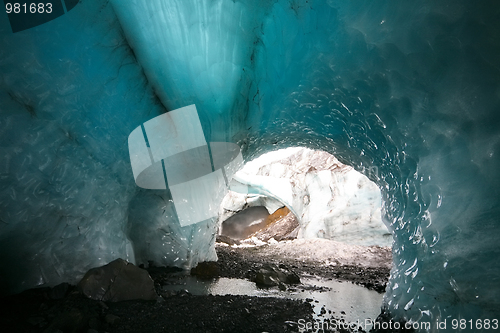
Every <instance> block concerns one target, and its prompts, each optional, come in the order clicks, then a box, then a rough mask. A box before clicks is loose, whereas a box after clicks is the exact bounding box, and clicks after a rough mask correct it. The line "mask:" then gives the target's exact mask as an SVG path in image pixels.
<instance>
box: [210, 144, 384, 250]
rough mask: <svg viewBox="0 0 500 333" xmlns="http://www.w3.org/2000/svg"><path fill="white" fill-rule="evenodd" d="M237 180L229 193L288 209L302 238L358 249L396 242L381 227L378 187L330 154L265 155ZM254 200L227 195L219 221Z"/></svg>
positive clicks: (298, 150)
mask: <svg viewBox="0 0 500 333" xmlns="http://www.w3.org/2000/svg"><path fill="white" fill-rule="evenodd" d="M234 180H236V181H237V182H238V184H239V186H237V187H231V189H234V190H235V191H238V192H243V193H259V194H260V196H259V198H260V197H267V198H270V199H271V200H272V201H273V202H279V203H281V205H282V206H287V207H288V208H290V210H291V211H292V212H293V213H294V214H295V216H296V217H297V219H298V221H299V224H300V231H299V236H298V237H299V238H326V239H334V240H337V241H340V242H346V243H349V244H357V245H379V246H390V245H391V243H392V237H391V234H390V232H389V231H388V230H387V227H386V226H385V225H384V223H383V222H382V217H381V196H380V190H379V189H378V187H377V186H376V185H375V184H374V183H373V182H371V181H370V180H369V179H368V178H367V177H366V176H365V175H363V174H361V173H359V172H357V171H356V170H354V169H353V168H352V167H350V166H347V165H344V164H342V163H340V162H339V161H338V160H337V159H336V158H335V157H334V156H332V155H331V154H328V153H326V152H321V151H313V150H310V149H304V148H300V147H295V148H289V149H283V150H278V151H276V152H272V153H267V154H264V155H262V156H260V157H259V158H257V159H255V160H253V161H251V162H248V163H247V164H245V166H244V167H243V168H242V169H241V170H240V171H238V172H237V173H236V174H235V175H234ZM234 180H233V184H234ZM242 185H246V187H244V186H242ZM251 195H253V194H251ZM251 195H250V194H247V195H242V194H237V193H235V192H233V191H231V192H229V193H228V194H227V195H226V199H225V200H224V205H223V207H224V209H223V210H222V212H221V218H220V220H219V221H220V222H222V221H223V220H222V218H223V219H226V218H227V217H229V216H230V215H232V214H234V212H237V211H239V210H241V209H242V208H243V207H244V206H245V205H252V204H253V202H251V201H250V202H249V200H248V198H249V197H250V196H251ZM273 199H274V200H273ZM255 203H260V201H256V202H255ZM273 208H274V207H273ZM221 220H222V221H221Z"/></svg>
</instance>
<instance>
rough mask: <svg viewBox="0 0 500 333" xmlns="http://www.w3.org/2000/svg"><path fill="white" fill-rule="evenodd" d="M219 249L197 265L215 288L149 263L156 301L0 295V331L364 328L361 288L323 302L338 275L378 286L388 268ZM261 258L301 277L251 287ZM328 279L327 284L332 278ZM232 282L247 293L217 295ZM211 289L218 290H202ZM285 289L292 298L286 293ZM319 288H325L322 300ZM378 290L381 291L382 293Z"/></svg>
mask: <svg viewBox="0 0 500 333" xmlns="http://www.w3.org/2000/svg"><path fill="white" fill-rule="evenodd" d="M216 249H217V253H218V257H219V261H218V262H217V263H216V264H213V265H212V266H210V265H209V267H210V269H209V270H207V271H203V272H201V273H200V272H198V273H199V274H198V278H200V279H201V280H200V281H201V282H200V283H201V285H202V290H209V288H212V289H211V290H212V292H210V291H207V292H205V291H202V292H198V291H196V288H193V285H200V283H198V282H195V281H198V280H196V279H197V278H194V277H189V276H186V274H184V273H182V272H179V270H178V269H175V268H160V267H151V268H149V269H148V271H149V272H150V275H151V277H152V278H153V280H154V281H155V288H156V290H157V292H158V294H159V295H161V296H159V297H158V299H157V300H156V301H124V302H116V303H112V302H99V301H94V300H90V299H87V298H85V297H84V296H83V295H81V294H80V293H78V292H77V291H76V290H75V288H74V287H73V286H69V285H60V286H58V287H55V288H38V289H32V290H28V291H25V292H23V293H21V294H18V295H13V296H9V297H4V298H2V299H1V300H0V306H1V308H2V309H3V310H2V312H1V313H0V330H1V331H2V332H84V333H96V332H110V333H112V332H316V331H319V332H335V331H337V332H362V331H364V329H365V328H366V327H363V326H362V327H358V326H357V325H353V318H354V317H353V313H357V314H354V316H357V315H359V316H360V315H361V313H362V312H363V311H365V310H364V309H361V310H360V309H354V307H355V305H354V306H353V305H352V303H349V298H352V299H358V298H359V297H360V296H359V295H360V294H359V293H358V292H363V291H360V290H357V291H355V292H356V293H357V294H351V297H349V296H348V297H346V298H345V299H342V297H337V298H336V299H337V302H338V304H334V305H332V304H330V306H325V305H324V304H323V303H324V302H323V301H324V300H325V299H331V298H332V297H331V296H330V295H328V294H327V293H328V292H330V293H332V292H338V293H340V291H339V290H335V288H337V287H335V283H337V284H338V282H337V281H338V280H340V281H351V282H354V283H356V284H358V285H361V286H365V287H367V288H370V289H372V290H375V291H377V292H382V291H383V290H384V288H385V283H386V281H387V278H388V275H389V269H388V268H387V265H385V266H384V265H374V266H375V267H366V266H356V265H344V264H341V263H338V262H335V263H334V265H332V264H331V263H330V264H324V262H323V263H320V262H317V261H314V260H309V261H308V260H304V259H297V258H286V257H283V256H280V255H273V256H269V255H268V254H269V253H270V251H269V249H266V246H264V247H258V248H255V247H249V248H233V247H229V246H224V245H218V246H217V247H216ZM322 260H323V259H322ZM266 264H276V265H282V266H283V267H287V269H290V270H293V271H294V272H295V273H297V274H298V275H299V276H300V278H301V282H302V283H301V284H295V285H287V286H286V287H285V288H281V289H280V288H278V287H272V288H268V289H263V290H261V291H259V290H258V289H257V288H256V287H253V282H250V281H248V280H246V279H245V278H246V277H248V276H249V274H250V275H251V272H252V271H255V270H258V269H259V268H260V267H262V265H266ZM249 272H250V273H249ZM203 274H204V275H203ZM173 279H177V281H181V284H180V285H182V283H185V284H184V285H185V286H186V289H191V291H186V290H185V289H184V288H183V287H180V288H179V287H176V288H170V287H168V286H169V285H170V286H172V285H173V284H174V283H173V282H172V281H173ZM179 279H180V280H179ZM182 281H184V282H182ZM189 281H191V282H189ZM242 281H243V282H242ZM329 282H331V283H332V284H331V285H329V284H328V283H329ZM238 283H243V284H241V285H238ZM224 284H225V285H224ZM178 285H179V283H178ZM214 286H215V287H214ZM217 286H218V287H217ZM231 286H232V287H233V289H234V290H236V291H235V292H231V293H233V294H237V293H238V292H237V291H238V289H245V288H247V289H248V290H247V291H246V292H243V293H245V294H246V295H221V294H223V293H224V291H223V290H222V289H224V288H227V289H228V290H229V289H230V287H231ZM350 286H351V285H350V284H348V282H344V283H343V286H340V287H339V288H340V289H346V288H347V289H346V290H350V289H349V288H352V287H350ZM354 287H356V288H359V287H358V286H354ZM213 288H219V289H218V291H217V292H214V290H216V289H213ZM361 289H363V290H366V289H365V288H361ZM252 290H253V291H252ZM354 290H356V289H354ZM366 291H367V292H371V293H375V292H374V291H369V290H366ZM254 292H255V293H257V294H258V295H259V296H250V295H255V293H254ZM351 292H352V291H351ZM210 293H212V294H215V295H207V294H210ZM228 293H229V291H228ZM252 293H254V294H252ZM301 293H302V294H301ZM290 295H294V297H291V298H288V297H289V296H290ZM308 295H309V296H308ZM321 295H325V296H324V298H325V299H322V298H321V297H322V296H321ZM339 295H340V294H339ZM377 295H378V297H381V294H377ZM377 295H375V296H377ZM366 297H368V298H369V299H372V301H373V299H376V298H373V294H372V295H371V296H366ZM374 302H375V303H374V304H373V305H370V307H375V309H372V310H373V311H375V313H376V312H377V311H379V309H378V307H379V306H378V307H377V306H376V305H375V304H376V300H375V301H374ZM361 303H363V301H361ZM329 307H330V308H329ZM332 308H334V309H333V310H332ZM353 311H358V312H353ZM359 311H360V312H359ZM349 316H351V317H349ZM369 316H370V317H372V316H373V315H372V314H370V315H369ZM355 326H356V327H355ZM318 328H323V330H322V331H321V330H318Z"/></svg>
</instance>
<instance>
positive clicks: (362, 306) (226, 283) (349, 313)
mask: <svg viewBox="0 0 500 333" xmlns="http://www.w3.org/2000/svg"><path fill="white" fill-rule="evenodd" d="M169 282H170V283H169V284H168V285H164V286H163V289H164V290H165V291H167V290H171V291H181V290H187V291H189V292H190V293H191V294H193V295H228V294H229V295H247V296H259V297H285V298H291V299H300V300H306V299H313V301H312V302H311V304H312V305H313V306H314V312H315V319H326V318H329V317H330V316H329V310H330V311H332V314H333V315H334V316H335V317H341V316H342V318H344V320H345V321H346V322H348V323H353V322H356V321H358V320H359V321H360V322H362V323H364V322H365V320H366V319H371V320H375V318H377V316H378V315H379V314H380V306H381V304H382V298H383V295H382V294H379V293H377V292H376V291H373V290H369V289H366V288H364V287H361V286H358V285H355V284H353V283H350V282H341V281H336V280H324V279H321V278H317V277H313V276H310V277H301V282H302V284H300V285H297V286H291V288H289V290H286V291H282V290H279V289H278V288H259V287H257V285H256V284H255V283H254V282H251V281H249V280H244V279H229V278H218V279H214V280H210V281H202V280H198V279H197V278H196V277H193V276H189V275H188V276H186V275H178V276H176V277H173V278H172V280H171V281H169ZM323 307H324V310H323V313H324V311H325V310H326V314H324V315H323V316H322V313H321V312H322V308H323ZM342 311H344V312H345V314H344V313H342ZM368 328H369V327H368Z"/></svg>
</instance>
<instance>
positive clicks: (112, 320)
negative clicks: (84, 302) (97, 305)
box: [104, 313, 120, 325]
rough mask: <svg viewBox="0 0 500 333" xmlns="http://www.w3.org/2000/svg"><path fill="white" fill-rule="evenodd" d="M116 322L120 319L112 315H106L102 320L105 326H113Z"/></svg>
mask: <svg viewBox="0 0 500 333" xmlns="http://www.w3.org/2000/svg"><path fill="white" fill-rule="evenodd" d="M118 320H120V317H118V316H115V315H114V314H111V313H108V314H107V315H106V317H105V318H104V321H106V324H109V325H114V324H115V323H116V322H117V321H118Z"/></svg>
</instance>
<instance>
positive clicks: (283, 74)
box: [0, 0, 500, 322]
mask: <svg viewBox="0 0 500 333" xmlns="http://www.w3.org/2000/svg"><path fill="white" fill-rule="evenodd" d="M497 8H498V6H497V5H496V2H495V1H493V0H485V1H481V2H470V1H466V0H453V1H452V0H444V1H439V2H436V1H431V0H422V1H414V2H407V1H390V0H352V1H340V0H326V1H325V0H294V1H292V0H276V1H265V0H262V1H250V0H238V1H233V0H215V1H208V0H182V1H181V0H171V1H160V0H148V1H146V0H142V1H139V0H138V1H120V0H116V1H111V2H108V1H105V0H82V1H81V2H80V3H79V4H78V5H76V6H75V7H74V8H73V9H72V10H71V11H69V12H68V13H67V14H64V15H62V16H60V17H58V18H56V19H54V20H52V21H50V22H47V23H45V24H42V25H39V26H37V27H34V28H31V29H28V30H23V31H20V32H17V33H12V30H11V27H10V25H9V21H8V17H7V15H1V17H0V113H1V117H0V152H1V160H0V277H1V278H0V279H1V281H0V285H1V288H2V290H1V292H2V293H7V292H15V291H19V290H22V289H26V288H29V287H33V286H37V285H55V284H58V283H59V282H63V281H69V282H75V280H77V279H78V278H79V277H81V276H82V275H83V273H84V272H85V271H86V270H87V269H88V268H90V267H95V266H100V265H103V264H106V263H108V262H110V261H112V260H114V259H116V258H118V257H121V258H123V259H126V260H128V261H130V262H137V263H140V262H144V261H145V260H153V261H155V262H158V263H159V264H169V263H174V261H175V263H174V264H176V263H179V262H180V263H179V265H180V266H182V265H187V266H189V265H190V263H192V262H195V261H197V260H201V261H202V260H205V259H206V258H208V257H213V256H214V255H215V252H213V251H212V248H211V246H210V242H211V239H212V238H211V237H212V236H213V235H214V233H215V232H216V230H215V229H216V226H215V225H212V224H205V225H202V224H194V225H188V226H184V227H181V226H180V224H179V221H178V220H176V218H175V216H173V215H172V214H171V212H172V210H173V202H172V195H171V193H170V191H168V190H163V191H161V192H160V190H143V189H139V188H137V187H136V185H135V184H134V177H133V173H132V170H131V167H130V164H129V154H128V147H127V137H128V135H129V133H131V132H132V131H133V130H134V129H135V128H136V127H137V126H140V125H141V124H143V123H145V122H146V121H148V120H150V119H152V118H154V117H156V116H159V115H161V114H163V113H165V112H166V111H167V110H174V109H177V108H180V107H183V106H186V105H191V104H196V106H197V108H198V113H199V117H200V122H201V126H202V128H203V131H204V133H205V138H206V142H234V143H237V144H238V145H239V146H240V147H241V148H242V154H243V157H244V159H246V160H249V159H251V158H253V157H255V156H258V155H261V154H263V153H265V152H268V151H271V150H276V149H279V148H286V147H290V146H303V147H308V148H310V149H314V150H323V151H327V152H329V153H331V154H333V155H335V156H336V157H337V158H338V159H339V160H340V161H341V162H343V163H346V164H348V165H350V166H352V167H353V168H354V169H356V170H358V171H361V172H363V170H365V175H367V176H369V177H370V179H371V180H372V181H374V182H375V183H376V184H377V185H378V187H379V188H380V190H381V195H382V200H383V205H382V216H383V220H384V222H385V223H386V225H387V227H388V228H389V229H390V231H391V232H392V233H393V239H394V243H393V260H394V267H393V269H392V272H391V278H390V282H389V286H388V289H387V292H386V295H385V299H384V304H383V306H384V308H386V309H387V311H388V312H389V313H390V314H391V315H392V316H394V317H395V318H399V319H406V320H410V321H425V320H429V321H432V322H435V321H436V320H444V319H446V318H447V319H448V320H451V319H457V318H466V319H472V320H475V319H479V318H480V319H487V318H489V319H492V318H494V317H495V316H496V315H498V311H499V309H500V301H499V299H500V290H499V288H498V281H499V280H498V279H499V278H498V277H499V276H500V268H499V265H498V257H499V255H500V248H499V246H498V241H499V240H500V228H499V218H498V217H499V216H500V202H499V201H500V195H499V193H498V189H499V188H500V175H499V173H498V170H500V155H499V154H500V126H499V125H500V113H499V112H498V110H499V109H500V93H499V91H500V83H499V82H500V70H499V68H500V57H498V54H499V52H500V51H499V50H500V40H499V39H498V38H497V36H498V34H499V32H500V20H498V9H497ZM370 167H376V168H377V169H378V174H377V176H376V177H375V176H370V175H369V174H367V173H366V170H369V168H370ZM148 191H149V192H148ZM13 268H14V269H13Z"/></svg>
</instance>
